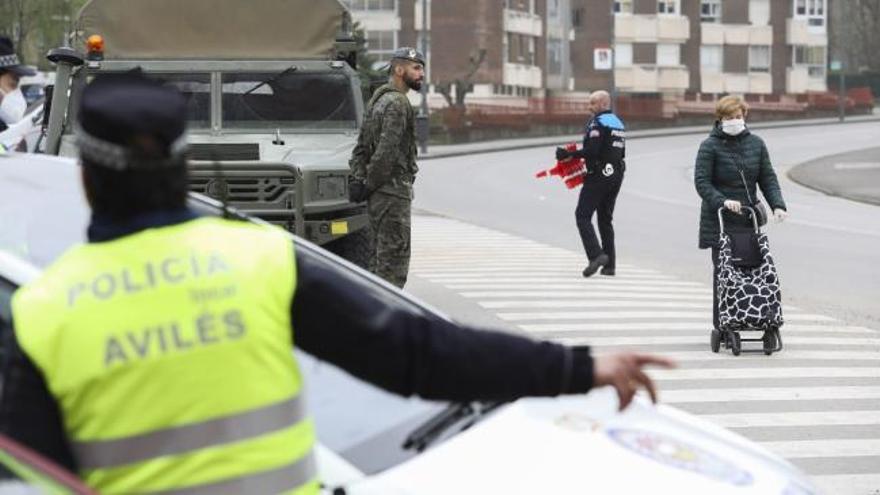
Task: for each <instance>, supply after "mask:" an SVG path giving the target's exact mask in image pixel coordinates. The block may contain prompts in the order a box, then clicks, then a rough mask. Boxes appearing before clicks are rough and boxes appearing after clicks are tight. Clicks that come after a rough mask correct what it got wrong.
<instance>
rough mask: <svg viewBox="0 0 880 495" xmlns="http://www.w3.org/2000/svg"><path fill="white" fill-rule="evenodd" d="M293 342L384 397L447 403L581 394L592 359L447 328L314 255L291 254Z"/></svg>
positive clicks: (577, 351) (579, 351) (580, 351)
mask: <svg viewBox="0 0 880 495" xmlns="http://www.w3.org/2000/svg"><path fill="white" fill-rule="evenodd" d="M296 262H297V290H296V292H297V294H296V296H295V298H294V301H293V305H292V315H293V328H294V342H295V344H296V345H297V347H299V348H300V349H302V350H304V351H306V352H308V353H310V354H312V355H314V356H315V357H317V358H319V359H323V360H326V361H329V362H331V363H333V364H335V365H337V366H339V367H340V368H342V369H344V370H346V371H348V372H349V373H351V374H352V375H354V376H357V377H359V378H361V379H363V380H366V381H368V382H370V383H372V384H374V385H377V386H379V387H382V388H384V389H386V390H389V391H391V392H394V393H397V394H400V395H404V396H410V395H418V396H421V397H423V398H425V399H432V400H447V401H469V400H510V399H515V398H519V397H524V396H554V395H558V394H563V393H579V392H586V391H587V390H589V389H590V388H591V386H592V383H593V360H592V358H591V357H590V352H589V349H588V348H586V347H580V348H570V347H565V346H562V345H558V344H555V343H550V342H537V341H533V340H530V339H527V338H523V337H519V336H515V335H512V334H507V333H502V332H493V331H484V330H477V329H472V328H467V327H464V326H461V325H457V324H454V323H451V322H448V321H446V320H443V319H441V318H439V317H436V316H433V315H432V314H429V313H426V312H424V311H422V310H421V308H419V307H418V306H416V305H414V304H412V303H409V302H408V301H406V300H405V299H404V298H402V297H400V296H399V295H397V294H395V293H393V292H392V291H385V289H381V288H376V287H375V286H371V282H369V281H368V280H366V279H364V278H362V277H360V276H358V275H356V274H352V273H349V272H346V271H344V270H340V269H339V268H336V267H335V266H334V265H333V264H332V263H331V262H328V261H327V260H322V259H321V258H320V257H317V256H304V255H303V254H301V253H297V260H296Z"/></svg>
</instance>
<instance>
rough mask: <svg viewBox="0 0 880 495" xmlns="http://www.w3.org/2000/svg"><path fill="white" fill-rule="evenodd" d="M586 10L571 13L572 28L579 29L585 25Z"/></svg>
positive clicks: (575, 10) (576, 10)
mask: <svg viewBox="0 0 880 495" xmlns="http://www.w3.org/2000/svg"><path fill="white" fill-rule="evenodd" d="M583 18H584V9H574V10H572V11H571V27H573V28H579V27H581V25H582V24H583Z"/></svg>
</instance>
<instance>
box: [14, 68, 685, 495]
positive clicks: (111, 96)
mask: <svg viewBox="0 0 880 495" xmlns="http://www.w3.org/2000/svg"><path fill="white" fill-rule="evenodd" d="M77 117H78V122H77V124H76V135H77V143H78V147H79V150H80V158H81V163H82V180H83V185H84V189H85V193H86V197H87V199H88V202H89V204H90V205H91V207H92V211H93V215H92V219H91V224H90V225H89V228H88V241H89V242H87V243H85V244H83V245H80V246H77V247H74V248H72V249H71V250H70V251H68V252H67V253H65V254H64V255H62V256H61V257H60V258H59V259H58V260H56V262H55V263H54V264H52V265H51V266H50V267H49V268H47V269H46V270H45V272H44V273H43V274H42V275H41V276H40V277H39V278H37V279H36V280H35V281H33V282H32V283H30V284H29V285H27V286H25V287H23V288H21V289H20V290H19V291H18V292H17V293H16V294H15V295H14V297H13V301H12V308H13V326H14V331H13V332H12V334H11V337H12V338H11V339H10V341H9V342H7V344H6V345H7V354H8V357H7V360H6V363H5V366H4V375H3V388H2V391H3V396H2V400H0V431H2V432H3V433H4V434H7V435H9V436H11V437H13V438H15V439H17V440H19V441H21V442H22V443H24V444H26V445H29V446H31V447H32V448H34V449H36V450H37V451H39V452H41V453H43V454H45V455H47V456H48V457H50V458H51V459H53V460H55V461H57V462H59V463H60V464H62V465H63V466H65V467H68V468H70V469H72V470H75V471H76V472H78V473H79V474H80V475H81V476H82V477H83V479H84V480H85V481H86V483H87V484H89V485H90V486H92V487H94V488H95V489H97V490H98V491H100V492H102V493H132V492H137V493H154V492H162V493H180V494H183V493H185V494H202V493H205V494H224V493H248V494H250V493H253V494H257V493H259V494H262V493H281V492H285V493H296V494H314V493H317V492H318V489H319V481H318V475H317V473H316V468H315V461H314V457H313V448H314V445H315V430H314V426H313V423H312V421H311V420H310V419H309V415H308V413H307V410H306V407H305V405H304V403H303V379H302V375H301V373H300V371H299V368H298V366H297V363H296V361H295V358H294V357H293V354H292V352H291V350H292V346H293V345H294V341H295V343H296V345H297V346H298V347H300V348H301V349H303V350H305V351H307V352H309V353H311V354H313V355H315V356H316V357H318V358H320V359H324V360H327V361H329V362H332V363H334V364H336V365H338V366H340V367H342V368H343V369H345V370H347V371H348V372H350V373H352V374H354V375H357V376H359V377H361V378H363V379H365V380H368V381H370V382H371V383H374V384H376V385H378V386H381V387H383V388H385V389H387V390H390V391H392V392H395V393H399V394H402V395H412V394H417V395H420V396H422V397H425V398H428V399H437V400H453V401H458V400H477V399H493V400H507V399H515V398H517V397H521V396H526V395H535V396H540V395H543V396H552V395H558V394H569V393H582V392H585V391H587V390H589V389H590V388H591V387H593V386H598V385H612V386H614V387H615V388H616V389H617V391H618V394H619V396H620V398H621V404H622V405H621V407H625V405H626V404H627V403H628V402H629V401H630V400H631V399H632V395H633V394H634V393H635V391H636V388H638V387H645V388H647V389H648V390H649V392H650V393H651V395H652V397H653V395H654V388H653V384H652V383H651V381H650V379H649V378H648V377H647V376H646V375H645V374H644V372H643V370H642V367H643V366H645V365H646V364H652V363H653V364H659V365H665V366H668V365H670V363H669V362H668V361H667V360H665V359H662V358H659V357H655V356H649V355H640V354H633V353H624V354H616V355H609V356H603V357H599V358H595V359H594V358H592V357H591V355H590V352H589V349H587V348H571V347H566V346H562V345H559V344H554V343H550V342H536V341H532V340H528V339H525V338H522V337H518V336H514V335H510V334H506V333H501V332H492V331H484V330H477V329H472V328H466V327H463V326H460V325H456V324H454V323H451V322H448V321H445V320H443V319H440V318H437V317H436V316H433V315H430V314H426V313H424V312H423V311H422V310H421V309H419V308H418V307H417V306H414V305H408V304H405V303H404V300H403V299H399V300H395V298H394V297H389V294H387V293H383V292H382V290H376V289H372V290H369V288H368V287H369V284H370V282H369V280H366V279H365V278H364V277H359V276H351V274H350V273H349V272H347V271H346V270H345V269H340V267H339V265H337V264H336V263H333V262H332V261H329V260H328V259H325V258H323V257H320V256H315V255H313V254H312V255H308V256H304V255H303V254H302V253H300V252H299V251H298V250H295V249H294V244H293V242H292V241H291V239H290V237H289V235H288V234H286V233H285V232H284V231H283V230H281V229H279V228H277V227H271V226H264V225H255V224H250V223H245V222H240V221H234V220H226V219H221V218H214V217H199V216H198V215H196V214H195V213H194V212H193V211H191V210H189V209H188V208H187V206H186V191H187V170H186V159H185V156H186V155H185V150H186V146H185V142H186V141H185V134H184V127H185V125H184V124H185V119H186V103H185V101H184V99H183V97H182V96H181V95H180V94H179V93H177V92H176V91H175V90H173V89H170V88H167V87H163V86H161V85H159V83H155V82H152V81H151V80H148V79H146V78H144V77H142V76H138V75H124V76H115V77H108V76H102V77H99V78H97V79H95V80H94V81H93V82H92V83H91V84H90V85H89V86H88V88H86V90H85V91H84V92H83V93H82V100H81V108H80V110H79V112H78V114H77ZM365 285H366V286H367V287H365ZM391 296H393V294H392V295H391ZM524 448H527V446H524Z"/></svg>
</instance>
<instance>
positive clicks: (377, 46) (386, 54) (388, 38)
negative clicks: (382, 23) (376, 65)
mask: <svg viewBox="0 0 880 495" xmlns="http://www.w3.org/2000/svg"><path fill="white" fill-rule="evenodd" d="M364 36H365V38H366V40H367V50H368V51H369V52H370V55H372V56H374V57H376V60H377V61H378V62H387V61H389V60H391V56H392V55H393V54H394V50H395V49H396V48H397V32H396V31H366V32H364Z"/></svg>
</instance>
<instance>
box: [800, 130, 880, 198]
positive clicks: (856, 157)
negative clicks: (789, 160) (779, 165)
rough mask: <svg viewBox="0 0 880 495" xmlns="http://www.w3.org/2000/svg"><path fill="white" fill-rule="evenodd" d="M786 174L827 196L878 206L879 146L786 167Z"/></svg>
mask: <svg viewBox="0 0 880 495" xmlns="http://www.w3.org/2000/svg"><path fill="white" fill-rule="evenodd" d="M878 135H880V134H878ZM788 177H789V178H790V179H791V180H793V181H795V182H797V183H798V184H800V185H802V186H805V187H809V188H811V189H816V190H817V191H821V192H823V193H825V194H829V195H831V196H840V197H843V198H847V199H851V200H854V201H861V202H863V203H870V204H874V205H878V206H880V148H869V149H866V150H859V151H852V152H849V153H844V154H840V155H832V156H825V157H822V158H818V159H816V160H813V161H810V162H807V163H802V164H800V165H798V166H796V167H794V168H792V169H791V170H789V171H788Z"/></svg>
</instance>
